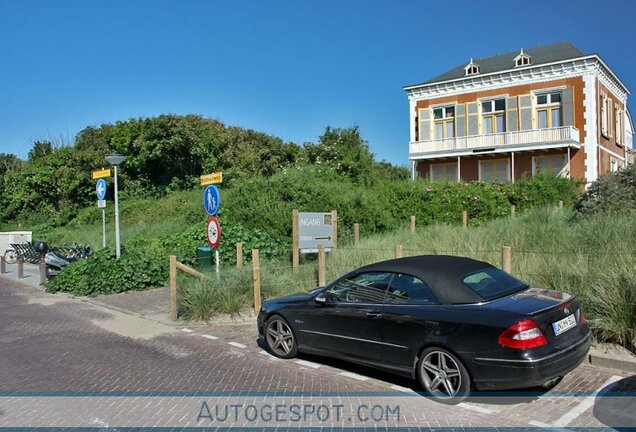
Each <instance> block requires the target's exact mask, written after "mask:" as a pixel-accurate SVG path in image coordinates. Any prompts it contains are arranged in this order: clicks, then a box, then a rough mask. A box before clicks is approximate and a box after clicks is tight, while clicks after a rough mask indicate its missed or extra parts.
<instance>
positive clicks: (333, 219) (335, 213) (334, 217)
mask: <svg viewBox="0 0 636 432" xmlns="http://www.w3.org/2000/svg"><path fill="white" fill-rule="evenodd" d="M331 222H332V223H333V247H332V249H335V248H336V247H338V211H337V210H331Z"/></svg>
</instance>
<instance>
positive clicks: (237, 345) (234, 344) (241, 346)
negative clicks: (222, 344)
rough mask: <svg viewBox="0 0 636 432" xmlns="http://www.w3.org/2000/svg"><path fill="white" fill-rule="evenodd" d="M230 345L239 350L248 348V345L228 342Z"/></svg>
mask: <svg viewBox="0 0 636 432" xmlns="http://www.w3.org/2000/svg"><path fill="white" fill-rule="evenodd" d="M228 344H230V345H232V346H235V347H237V348H247V345H243V344H241V343H238V342H228Z"/></svg>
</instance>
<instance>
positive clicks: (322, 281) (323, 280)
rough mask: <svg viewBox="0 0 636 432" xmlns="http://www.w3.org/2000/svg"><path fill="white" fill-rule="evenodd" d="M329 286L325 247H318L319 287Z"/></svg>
mask: <svg viewBox="0 0 636 432" xmlns="http://www.w3.org/2000/svg"><path fill="white" fill-rule="evenodd" d="M325 285H327V276H326V272H325V247H324V246H323V245H321V244H319V245H318V286H325Z"/></svg>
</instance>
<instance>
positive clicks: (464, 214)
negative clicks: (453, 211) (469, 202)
mask: <svg viewBox="0 0 636 432" xmlns="http://www.w3.org/2000/svg"><path fill="white" fill-rule="evenodd" d="M462 226H463V227H464V228H467V227H468V212H467V211H466V210H464V211H463V212H462Z"/></svg>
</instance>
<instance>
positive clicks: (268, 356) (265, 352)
mask: <svg viewBox="0 0 636 432" xmlns="http://www.w3.org/2000/svg"><path fill="white" fill-rule="evenodd" d="M258 353H259V354H263V355H264V356H267V358H268V359H270V360H276V361H280V360H282V359H279V358H278V357H274V356H273V355H271V354H270V353H268V352H267V351H265V350H260V351H259V352H258Z"/></svg>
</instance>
